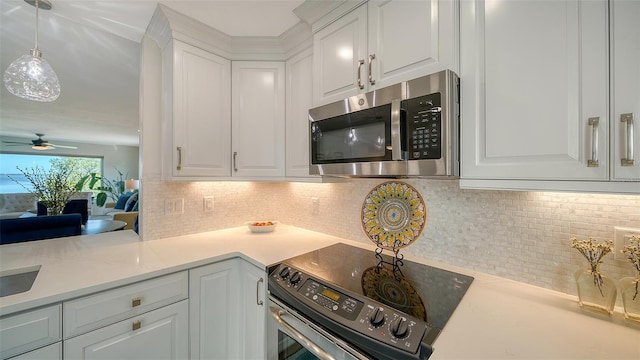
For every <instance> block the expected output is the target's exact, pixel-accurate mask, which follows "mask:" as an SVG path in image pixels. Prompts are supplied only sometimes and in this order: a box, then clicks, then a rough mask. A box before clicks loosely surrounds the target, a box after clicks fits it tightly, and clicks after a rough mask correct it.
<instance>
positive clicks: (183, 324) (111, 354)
mask: <svg viewBox="0 0 640 360" xmlns="http://www.w3.org/2000/svg"><path fill="white" fill-rule="evenodd" d="M188 312H189V303H188V300H183V301H180V302H178V303H175V304H171V305H168V306H165V307H162V308H160V309H157V310H153V311H150V312H148V313H144V314H142V315H139V316H136V317H133V318H131V319H127V320H123V321H121V322H118V323H115V324H113V325H109V326H106V327H103V328H100V329H98V330H94V331H91V332H89V333H86V334H83V335H80V336H76V337H74V338H71V339H68V340H65V342H64V358H65V359H105V360H107V359H131V360H139V359H154V360H159V359H186V358H188V356H189V345H188V343H189V333H188Z"/></svg>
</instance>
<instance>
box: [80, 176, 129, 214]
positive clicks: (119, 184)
mask: <svg viewBox="0 0 640 360" xmlns="http://www.w3.org/2000/svg"><path fill="white" fill-rule="evenodd" d="M116 171H117V172H118V179H117V180H109V179H107V178H106V177H104V176H101V175H98V174H97V173H90V174H88V175H85V176H83V177H81V178H80V180H78V182H77V183H76V185H75V190H76V191H81V190H82V189H85V188H86V189H89V190H92V191H94V192H95V191H97V192H98V193H97V194H96V205H97V206H99V207H103V206H104V205H105V204H106V202H107V199H111V200H112V201H117V200H118V197H119V196H120V195H122V194H124V193H125V192H126V189H125V180H124V179H125V178H126V177H125V175H124V174H123V173H122V172H120V170H118V169H116Z"/></svg>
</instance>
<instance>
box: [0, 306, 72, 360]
mask: <svg viewBox="0 0 640 360" xmlns="http://www.w3.org/2000/svg"><path fill="white" fill-rule="evenodd" d="M61 316H62V306H61V305H54V306H48V307H45V308H41V309H38V310H32V311H27V312H24V313H20V314H17V315H9V316H6V317H3V318H2V320H1V321H0V345H2V346H0V359H7V358H9V357H12V356H15V355H18V354H22V353H26V352H28V351H31V350H34V349H37V348H39V347H42V346H45V345H49V344H52V343H55V342H56V341H60V340H61V339H62V325H61Z"/></svg>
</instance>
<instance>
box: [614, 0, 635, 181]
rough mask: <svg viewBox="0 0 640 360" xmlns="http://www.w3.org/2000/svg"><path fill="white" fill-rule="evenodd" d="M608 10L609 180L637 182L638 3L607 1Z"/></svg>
mask: <svg viewBox="0 0 640 360" xmlns="http://www.w3.org/2000/svg"><path fill="white" fill-rule="evenodd" d="M609 11H611V20H610V27H611V34H610V41H611V45H610V46H611V124H612V129H613V130H612V137H611V138H612V142H613V144H612V149H613V151H612V159H611V163H612V165H613V166H612V174H611V177H612V178H613V179H615V180H633V179H635V180H640V159H639V158H638V154H639V151H638V146H640V130H638V129H637V127H638V123H639V122H640V24H639V23H638V19H640V1H635V0H622V1H620V0H615V1H612V2H611V4H610V7H609ZM634 127H636V129H634ZM634 130H635V131H634ZM634 145H635V147H634ZM638 187H640V184H638ZM639 192H640V190H639Z"/></svg>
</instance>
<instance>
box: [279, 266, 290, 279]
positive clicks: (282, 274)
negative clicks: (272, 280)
mask: <svg viewBox="0 0 640 360" xmlns="http://www.w3.org/2000/svg"><path fill="white" fill-rule="evenodd" d="M279 275H280V277H281V278H283V279H286V278H288V277H289V267H288V266H284V267H282V269H280V273H279Z"/></svg>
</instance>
